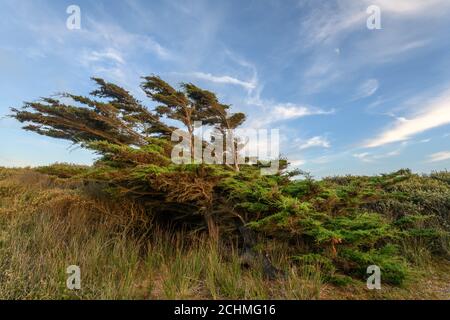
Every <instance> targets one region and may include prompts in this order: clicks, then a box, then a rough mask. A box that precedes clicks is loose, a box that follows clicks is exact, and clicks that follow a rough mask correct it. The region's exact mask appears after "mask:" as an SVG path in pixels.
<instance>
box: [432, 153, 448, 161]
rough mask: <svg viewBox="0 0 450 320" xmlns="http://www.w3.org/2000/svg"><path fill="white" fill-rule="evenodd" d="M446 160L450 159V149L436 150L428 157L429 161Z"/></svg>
mask: <svg viewBox="0 0 450 320" xmlns="http://www.w3.org/2000/svg"><path fill="white" fill-rule="evenodd" d="M445 160H450V151H441V152H436V153H433V154H431V155H430V156H429V157H428V162H440V161H445Z"/></svg>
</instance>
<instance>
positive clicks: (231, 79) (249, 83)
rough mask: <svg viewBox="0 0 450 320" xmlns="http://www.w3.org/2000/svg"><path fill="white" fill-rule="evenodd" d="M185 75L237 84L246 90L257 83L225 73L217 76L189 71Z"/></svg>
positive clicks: (252, 87) (215, 81) (253, 87)
mask: <svg viewBox="0 0 450 320" xmlns="http://www.w3.org/2000/svg"><path fill="white" fill-rule="evenodd" d="M186 75H187V76H191V77H195V78H197V79H201V80H206V81H210V82H214V83H220V84H232V85H238V86H241V87H243V88H244V89H246V90H253V89H255V88H256V86H257V83H256V82H255V81H254V80H252V81H243V80H239V79H237V78H234V77H230V76H227V75H222V76H217V75H212V74H211V73H204V72H191V73H187V74H186Z"/></svg>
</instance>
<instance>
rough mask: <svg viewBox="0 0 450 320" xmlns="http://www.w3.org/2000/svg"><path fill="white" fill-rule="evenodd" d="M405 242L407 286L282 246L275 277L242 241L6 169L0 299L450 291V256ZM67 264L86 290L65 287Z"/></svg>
mask: <svg viewBox="0 0 450 320" xmlns="http://www.w3.org/2000/svg"><path fill="white" fill-rule="evenodd" d="M87 191H88V192H87ZM404 245H405V250H404V251H405V252H408V254H409V255H410V256H411V259H415V260H416V261H417V268H415V270H414V276H413V277H412V278H411V279H410V280H408V282H407V283H406V284H405V285H404V286H402V287H392V286H384V285H383V288H382V290H380V291H369V290H367V289H366V286H365V283H364V282H362V281H360V280H352V281H351V282H350V283H349V284H348V285H346V286H336V285H332V284H330V283H325V282H324V279H323V275H322V273H321V268H320V265H317V266H314V265H313V266H312V265H310V264H308V265H301V264H295V265H294V264H292V262H291V259H290V257H289V256H288V255H287V254H286V250H284V249H283V247H276V246H274V247H273V248H271V258H272V262H273V264H274V265H275V266H276V267H277V268H279V269H281V270H283V271H284V272H285V274H286V276H285V277H281V278H279V279H277V280H268V279H266V278H264V276H263V274H262V272H261V271H260V269H259V268H245V267H244V266H243V264H242V257H241V256H240V254H239V250H238V248H237V247H236V245H235V244H234V243H222V242H219V243H218V242H217V241H214V240H211V239H209V238H208V237H207V236H206V235H205V234H201V233H192V232H187V231H183V230H177V231H172V232H170V231H168V230H163V229H161V228H160V227H158V226H157V225H155V224H154V223H153V221H152V220H151V218H149V216H148V215H147V214H146V213H145V211H144V210H143V209H142V208H141V207H140V206H139V205H138V204H134V203H130V202H127V203H123V202H112V201H111V200H110V199H108V198H104V197H103V196H102V194H101V193H100V192H97V191H96V190H95V188H94V187H92V186H86V185H84V184H83V183H80V182H76V181H71V182H68V181H67V180H63V179H59V178H56V177H50V176H47V175H44V174H41V173H37V172H35V171H33V170H31V169H4V168H3V169H2V168H0V299H424V298H430V299H448V298H449V297H450V291H449V290H450V288H449V287H450V285H449V283H450V266H449V265H448V263H444V262H435V261H433V259H432V258H431V256H429V255H428V253H427V252H424V251H421V250H419V249H417V250H415V249H414V248H415V247H414V246H410V245H408V244H406V243H405V244H404ZM417 248H419V247H417ZM69 265H78V266H80V269H81V281H82V283H81V290H69V289H67V288H66V279H67V277H68V275H67V274H66V268H67V267H68V266H69Z"/></svg>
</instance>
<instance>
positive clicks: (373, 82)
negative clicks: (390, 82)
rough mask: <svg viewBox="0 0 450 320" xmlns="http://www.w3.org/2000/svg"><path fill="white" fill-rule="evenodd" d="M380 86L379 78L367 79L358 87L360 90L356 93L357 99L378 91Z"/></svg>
mask: <svg viewBox="0 0 450 320" xmlns="http://www.w3.org/2000/svg"><path fill="white" fill-rule="evenodd" d="M379 86H380V83H379V82H378V80H377V79H369V80H367V81H365V82H364V83H363V84H362V85H361V86H360V87H359V88H358V92H357V93H356V97H355V99H363V98H367V97H370V96H372V95H374V94H375V93H376V92H377V90H378V88H379Z"/></svg>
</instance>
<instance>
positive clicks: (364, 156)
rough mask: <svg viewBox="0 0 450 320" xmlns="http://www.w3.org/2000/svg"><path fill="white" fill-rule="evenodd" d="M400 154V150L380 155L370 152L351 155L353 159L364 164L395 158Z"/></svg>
mask: <svg viewBox="0 0 450 320" xmlns="http://www.w3.org/2000/svg"><path fill="white" fill-rule="evenodd" d="M400 153H401V151H400V150H394V151H391V152H387V153H382V154H372V153H370V152H361V153H355V154H353V157H355V158H357V159H359V160H361V161H364V162H373V161H376V160H380V159H386V158H391V157H395V156H398V155H400Z"/></svg>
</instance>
